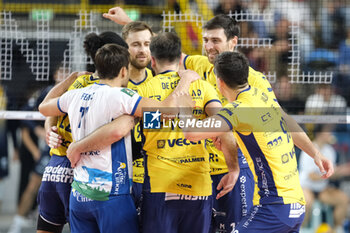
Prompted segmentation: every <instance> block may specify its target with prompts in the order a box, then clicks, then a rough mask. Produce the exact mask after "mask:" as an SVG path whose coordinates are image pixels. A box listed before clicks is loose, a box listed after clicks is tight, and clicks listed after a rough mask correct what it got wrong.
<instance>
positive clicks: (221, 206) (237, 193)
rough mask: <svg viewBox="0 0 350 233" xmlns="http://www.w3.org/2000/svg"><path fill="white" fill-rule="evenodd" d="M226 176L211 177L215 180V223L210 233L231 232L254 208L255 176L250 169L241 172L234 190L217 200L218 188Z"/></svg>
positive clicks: (213, 185)
mask: <svg viewBox="0 0 350 233" xmlns="http://www.w3.org/2000/svg"><path fill="white" fill-rule="evenodd" d="M225 174H226V173H225ZM225 174H220V175H212V176H211V178H212V180H213V183H212V187H213V222H212V226H211V230H210V232H220V233H225V232H231V231H232V230H233V229H234V228H235V226H236V225H237V224H238V223H239V222H240V220H241V219H242V218H243V217H245V216H246V215H247V213H248V211H249V209H250V208H252V207H253V196H254V176H253V174H252V172H251V171H250V169H249V167H248V168H243V169H241V170H240V173H239V177H238V179H237V183H236V185H235V187H234V188H233V190H232V191H231V192H229V193H227V194H226V195H225V196H223V197H221V198H220V199H219V200H216V198H215V197H216V195H217V194H218V193H219V192H220V190H217V189H216V187H217V186H218V184H219V182H220V180H221V178H222V177H223V176H224V175H225Z"/></svg>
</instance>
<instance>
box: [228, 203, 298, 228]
mask: <svg viewBox="0 0 350 233" xmlns="http://www.w3.org/2000/svg"><path fill="white" fill-rule="evenodd" d="M304 216H305V206H303V205H300V204H299V203H293V204H286V205H285V204H266V205H257V206H253V208H251V209H250V211H249V213H248V215H247V216H245V217H244V218H243V219H242V220H241V222H240V223H239V224H238V226H237V227H236V229H235V230H234V231H232V233H243V232H244V233H256V232H259V233H260V232H261V233H264V232H266V233H281V232H288V233H294V232H299V230H300V227H301V224H302V223H303V220H304Z"/></svg>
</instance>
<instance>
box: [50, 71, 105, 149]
mask: <svg viewBox="0 0 350 233" xmlns="http://www.w3.org/2000/svg"><path fill="white" fill-rule="evenodd" d="M99 81H100V80H99V79H98V78H96V77H94V76H93V75H82V76H79V77H78V78H77V79H76V80H75V81H74V83H73V84H72V85H70V87H69V88H68V90H73V89H79V88H84V87H86V86H89V85H91V84H93V83H98V82H99ZM57 129H58V134H59V135H60V136H61V137H62V143H61V145H60V146H59V147H58V148H51V150H50V155H53V154H54V155H58V156H66V155H67V153H66V151H67V149H68V147H69V145H70V144H71V143H72V140H73V138H72V133H71V129H70V123H69V118H68V114H65V115H63V116H60V117H58V120H57Z"/></svg>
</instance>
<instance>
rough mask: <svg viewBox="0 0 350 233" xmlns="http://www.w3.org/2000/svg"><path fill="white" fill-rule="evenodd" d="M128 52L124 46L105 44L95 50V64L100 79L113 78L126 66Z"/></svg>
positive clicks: (127, 63)
mask: <svg viewBox="0 0 350 233" xmlns="http://www.w3.org/2000/svg"><path fill="white" fill-rule="evenodd" d="M128 65H129V52H128V50H127V49H126V48H125V47H122V46H120V45H116V44H106V45H104V46H103V47H101V48H100V49H98V50H97V53H96V56H95V66H96V70H97V74H98V77H99V78H100V79H113V78H115V77H116V76H118V75H119V72H120V70H121V69H122V68H123V67H126V68H128Z"/></svg>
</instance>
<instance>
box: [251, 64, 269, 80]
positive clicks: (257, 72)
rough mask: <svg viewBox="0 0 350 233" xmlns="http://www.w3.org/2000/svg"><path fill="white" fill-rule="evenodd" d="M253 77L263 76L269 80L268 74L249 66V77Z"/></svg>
mask: <svg viewBox="0 0 350 233" xmlns="http://www.w3.org/2000/svg"><path fill="white" fill-rule="evenodd" d="M250 77H253V78H262V79H265V80H267V78H266V76H265V75H264V74H263V73H261V72H260V71H257V70H254V69H253V68H252V67H250V66H249V76H248V78H250Z"/></svg>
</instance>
